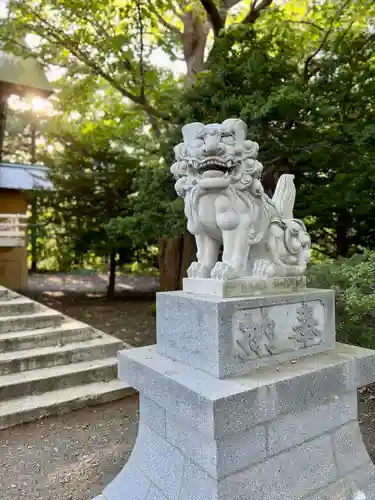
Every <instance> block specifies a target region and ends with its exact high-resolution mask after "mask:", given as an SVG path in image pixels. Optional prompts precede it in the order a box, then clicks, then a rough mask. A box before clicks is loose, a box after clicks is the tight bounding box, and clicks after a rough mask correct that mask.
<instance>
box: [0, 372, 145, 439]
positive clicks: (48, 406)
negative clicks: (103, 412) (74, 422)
mask: <svg viewBox="0 0 375 500" xmlns="http://www.w3.org/2000/svg"><path fill="white" fill-rule="evenodd" d="M135 392H136V391H135V390H134V389H133V388H132V387H130V386H128V385H126V384H124V382H121V381H120V380H111V381H109V382H93V383H91V384H84V385H79V386H77V387H69V388H67V389H58V390H55V391H49V392H45V393H44V394H37V395H32V396H24V397H20V398H16V399H12V400H10V401H4V402H2V403H0V429H6V428H8V427H11V426H13V425H18V424H21V423H23V422H31V421H33V420H37V419H39V418H42V417H45V416H48V415H61V414H64V413H67V412H68V411H71V410H78V409H79V408H83V407H86V406H91V405H97V404H102V403H107V402H109V401H115V400H117V399H121V398H124V397H126V396H130V395H131V394H134V393H135Z"/></svg>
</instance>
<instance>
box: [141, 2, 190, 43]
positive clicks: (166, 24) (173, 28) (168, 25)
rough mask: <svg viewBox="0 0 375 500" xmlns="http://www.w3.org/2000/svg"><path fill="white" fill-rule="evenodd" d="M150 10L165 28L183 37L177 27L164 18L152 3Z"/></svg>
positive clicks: (149, 6) (150, 3)
mask: <svg viewBox="0 0 375 500" xmlns="http://www.w3.org/2000/svg"><path fill="white" fill-rule="evenodd" d="M148 8H149V9H150V10H151V12H152V13H153V14H155V16H156V17H157V19H158V21H159V22H160V23H161V24H162V25H163V26H164V28H167V29H168V30H170V31H172V33H174V34H175V35H178V36H182V33H181V31H180V30H179V29H178V28H177V26H175V25H174V24H172V23H170V22H168V21H167V20H166V19H164V17H163V16H162V15H161V14H160V12H159V11H158V10H157V8H156V7H155V6H154V5H152V2H149V5H148Z"/></svg>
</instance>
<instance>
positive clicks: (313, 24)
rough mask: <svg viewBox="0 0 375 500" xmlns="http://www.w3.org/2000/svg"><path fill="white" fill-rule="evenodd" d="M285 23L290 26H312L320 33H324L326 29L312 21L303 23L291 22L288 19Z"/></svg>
mask: <svg viewBox="0 0 375 500" xmlns="http://www.w3.org/2000/svg"><path fill="white" fill-rule="evenodd" d="M284 22H285V23H288V24H307V25H308V26H312V27H313V28H316V29H317V30H319V31H324V28H322V26H319V24H316V23H313V22H311V21H302V20H301V21H290V20H288V19H286V20H285V21H284Z"/></svg>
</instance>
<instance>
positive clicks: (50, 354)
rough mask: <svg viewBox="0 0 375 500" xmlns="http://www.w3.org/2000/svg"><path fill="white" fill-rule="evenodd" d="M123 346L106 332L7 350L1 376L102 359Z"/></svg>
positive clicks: (0, 356)
mask: <svg viewBox="0 0 375 500" xmlns="http://www.w3.org/2000/svg"><path fill="white" fill-rule="evenodd" d="M123 346H124V344H123V343H122V342H121V340H118V339H116V338H115V337H111V336H110V335H105V334H104V335H103V336H102V337H101V338H96V339H95V338H94V339H90V340H85V341H82V342H73V343H70V344H66V345H64V346H48V347H37V348H34V349H26V350H24V351H13V352H5V353H1V354H0V376H2V375H9V374H11V373H18V372H24V371H28V370H38V369H39V368H48V367H50V366H59V365H67V364H70V363H79V362H81V361H90V360H93V359H102V358H105V357H109V356H114V355H116V354H117V352H118V351H119V350H120V349H122V348H123Z"/></svg>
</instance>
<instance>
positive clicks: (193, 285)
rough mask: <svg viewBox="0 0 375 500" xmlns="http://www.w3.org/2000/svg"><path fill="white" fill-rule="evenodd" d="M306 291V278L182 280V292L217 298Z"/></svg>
mask: <svg viewBox="0 0 375 500" xmlns="http://www.w3.org/2000/svg"><path fill="white" fill-rule="evenodd" d="M305 289H306V276H289V277H286V278H256V277H247V278H237V279H233V280H228V281H222V280H215V279H213V278H184V279H183V291H184V292H188V293H194V294H198V295H216V296H217V297H223V298H230V297H255V296H263V295H274V294H278V293H279V294H280V293H292V292H299V291H304V290H305Z"/></svg>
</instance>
